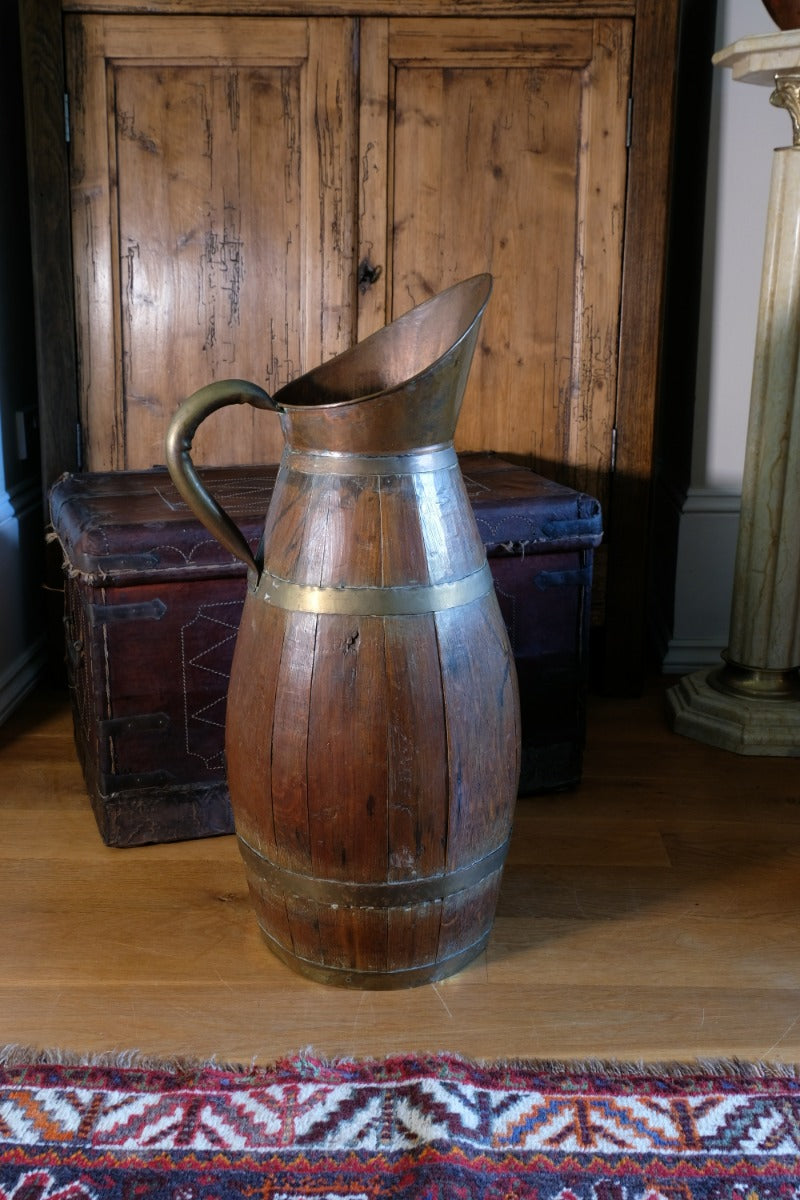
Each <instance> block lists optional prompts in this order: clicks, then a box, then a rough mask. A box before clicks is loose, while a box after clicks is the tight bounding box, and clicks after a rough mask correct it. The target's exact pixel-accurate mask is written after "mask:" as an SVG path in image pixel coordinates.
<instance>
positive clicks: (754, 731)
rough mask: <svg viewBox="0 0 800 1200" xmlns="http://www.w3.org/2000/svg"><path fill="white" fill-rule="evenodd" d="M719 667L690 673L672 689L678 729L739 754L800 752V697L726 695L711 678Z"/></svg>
mask: <svg viewBox="0 0 800 1200" xmlns="http://www.w3.org/2000/svg"><path fill="white" fill-rule="evenodd" d="M715 670H717V668H713V669H712V670H705V671H695V672H694V674H692V675H686V676H684V678H683V679H681V681H680V682H679V683H678V684H676V685H675V687H673V688H670V690H669V691H668V692H667V709H668V713H669V720H670V725H671V727H672V728H673V729H674V730H675V732H676V733H682V734H684V735H685V736H686V737H690V738H694V739H695V740H696V741H699V742H706V743H707V744H708V745H711V746H719V747H720V748H721V749H723V750H733V751H734V752H735V753H736V754H753V755H765V756H766V755H774V756H775V757H784V758H790V757H796V756H800V701H798V700H751V699H749V698H747V697H744V696H741V697H740V696H731V695H727V694H726V693H724V692H719V691H717V690H716V688H714V687H712V686H711V684H710V683H709V682H708V677H709V675H711V674H713V673H714V671H715Z"/></svg>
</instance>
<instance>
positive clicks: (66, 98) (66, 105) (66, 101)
mask: <svg viewBox="0 0 800 1200" xmlns="http://www.w3.org/2000/svg"><path fill="white" fill-rule="evenodd" d="M69 133H70V130H69V92H64V141H65V142H66V143H67V145H69Z"/></svg>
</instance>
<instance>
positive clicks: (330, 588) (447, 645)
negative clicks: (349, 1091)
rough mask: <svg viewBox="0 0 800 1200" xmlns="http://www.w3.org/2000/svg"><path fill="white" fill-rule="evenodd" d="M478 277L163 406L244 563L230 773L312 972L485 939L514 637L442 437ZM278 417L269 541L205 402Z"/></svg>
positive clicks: (511, 776)
mask: <svg viewBox="0 0 800 1200" xmlns="http://www.w3.org/2000/svg"><path fill="white" fill-rule="evenodd" d="M490 291H491V277H490V276H489V275H478V276H475V277H473V278H471V279H467V280H465V281H463V282H462V283H459V284H456V285H455V286H454V287H451V288H449V289H447V290H446V291H444V292H441V293H439V294H438V295H436V296H434V297H433V298H432V299H430V300H428V301H426V302H425V303H423V304H420V305H418V306H417V307H416V308H413V309H412V310H411V311H410V312H407V313H406V314H405V315H404V316H401V317H399V318H398V319H397V320H395V321H393V322H392V323H391V324H389V325H387V326H386V327H385V328H384V329H381V330H379V331H378V332H377V333H375V334H373V335H372V336H371V337H369V338H367V339H366V340H364V341H363V342H360V343H359V344H357V345H356V346H354V347H353V348H351V349H350V350H347V351H345V352H344V353H343V354H340V355H339V356H338V357H336V358H334V359H332V360H331V361H330V362H327V363H325V364H324V365H322V366H320V367H317V368H316V369H315V370H312V371H310V372H308V373H307V374H305V375H303V376H301V377H300V378H298V379H296V380H294V381H293V382H291V383H289V384H287V385H286V386H285V387H283V388H281V389H280V391H278V392H276V393H275V395H273V396H269V395H268V394H267V393H266V392H265V391H263V390H262V389H261V388H260V387H258V386H256V385H255V384H253V383H248V382H246V381H242V380H228V381H224V382H218V383H212V384H210V385H208V386H207V387H203V388H201V389H200V391H198V392H196V393H195V394H194V395H193V396H192V397H190V399H189V400H187V401H186V402H185V404H183V405H182V406H181V408H180V409H179V410H178V412H177V413H176V415H175V417H174V419H173V421H172V424H171V426H170V430H169V433H168V436H167V443H166V453H167V463H168V466H169V469H170V472H171V474H172V478H173V480H174V482H175V485H176V487H177V488H178V490H179V491H180V493H181V495H182V496H183V497H184V499H185V500H186V501H187V503H188V504H189V505H190V507H191V508H192V509H193V510H194V512H195V513H196V515H197V516H198V517H199V518H200V519H201V520H202V521H203V522H204V523H205V524H206V526H207V527H208V529H209V530H210V531H211V532H212V533H213V534H214V535H215V536H216V537H218V538H219V540H220V541H221V542H222V543H223V544H224V545H225V546H227V547H228V549H230V550H231V551H232V552H233V553H234V554H236V555H237V556H238V557H239V558H241V559H243V561H244V562H245V563H246V564H247V567H248V582H247V595H246V599H245V604H244V609H243V613H242V619H241V625H240V628H239V633H238V638H237V642H236V650H235V653H234V660H233V666H232V671H231V679H230V687H229V692H228V707H227V722H226V742H225V745H226V761H227V772H228V785H229V790H230V796H231V805H232V808H233V814H234V821H235V826H236V833H237V837H238V841H239V846H240V849H241V853H242V856H243V858H244V862H245V867H246V872H247V879H248V884H249V888H250V894H251V898H252V902H253V906H254V908H255V912H256V915H257V918H258V922H259V925H260V927H261V930H262V933H263V936H264V938H265V939H266V941H267V944H268V945H269V946H270V948H271V949H272V950H273V951H274V952H275V953H276V954H277V955H278V956H279V958H281V959H282V960H284V961H285V962H286V963H288V964H290V965H291V966H292V967H294V968H295V969H296V970H299V971H301V972H302V973H304V974H307V975H309V976H311V977H313V978H315V979H317V980H321V981H323V982H327V983H335V984H343V985H346V986H352V987H361V988H390V987H408V986H412V985H415V984H419V983H424V982H427V981H431V980H435V979H439V978H442V977H444V976H446V975H449V974H451V973H453V972H454V971H457V970H459V969H460V968H461V967H463V966H464V965H465V964H466V963H467V962H469V961H470V960H471V959H472V958H474V957H475V956H476V955H477V954H479V953H480V952H481V951H482V950H483V949H484V947H485V946H486V943H487V941H488V938H489V935H490V932H491V929H492V924H493V921H494V913H495V907H496V903H497V897H498V891H499V887H500V880H501V874H502V868H503V862H504V860H505V857H506V851H507V849H508V842H509V836H510V832H511V823H512V815H513V808H514V803H515V797H516V790H517V779H518V772H519V705H518V697H517V685H516V675H515V670H514V660H513V656H512V652H511V649H510V646H509V642H508V637H507V634H506V629H505V626H504V624H503V620H502V617H501V615H500V610H499V607H498V603H497V599H496V596H495V592H494V585H493V581H492V575H491V573H490V570H489V567H488V564H487V561H486V554H485V550H484V546H483V543H482V541H481V537H480V535H479V533H478V529H477V527H476V524H475V520H474V517H473V514H472V508H471V506H470V504H469V501H468V499H467V495H466V491H465V488H464V483H463V480H462V477H461V472H460V469H459V465H458V460H457V457H456V454H455V450H454V448H453V437H454V433H455V428H456V422H457V419H458V413H459V408H460V405H461V400H462V396H463V393H464V388H465V386H466V382H467V376H468V374H469V369H470V364H471V361H472V357H473V352H474V349H475V345H476V341H477V337H478V329H479V325H480V320H481V316H482V314H483V311H484V308H485V306H486V304H487V302H488V299H489V295H490ZM240 403H246V404H251V405H254V406H255V407H257V408H264V409H270V410H274V411H275V412H277V413H278V414H279V416H280V421H281V426H282V429H283V434H284V440H285V447H284V452H283V456H282V459H281V463H280V468H279V471H278V476H277V481H276V484H275V490H274V493H273V496H272V500H271V502H270V505H269V510H268V512H267V514H266V522H265V528H264V535H263V539H262V542H261V545H260V547H259V549H258V550H257V551H256V552H255V553H252V552H251V550H250V547H249V546H248V544H247V542H246V541H245V539H244V537H243V535H242V534H241V532H240V530H239V529H238V528H237V526H236V525H235V523H234V522H233V521H232V520H231V519H230V517H229V516H228V514H227V513H226V512H225V511H224V510H223V509H222V508H221V507H220V505H219V504H218V503H217V502H216V501H215V500H214V498H213V497H212V496H211V495H210V494H209V493H208V492H207V491H206V489H205V488H204V486H203V483H202V481H201V479H200V476H199V475H198V473H197V471H196V469H195V467H194V465H193V463H192V460H191V453H190V452H191V446H192V439H193V437H194V434H195V432H196V430H197V428H198V426H199V424H200V422H201V421H203V420H204V419H205V418H206V417H207V416H208V415H209V414H211V413H212V412H214V411H215V410H217V409H220V408H222V407H224V406H225V405H229V404H240Z"/></svg>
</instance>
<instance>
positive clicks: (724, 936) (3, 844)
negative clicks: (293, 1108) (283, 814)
mask: <svg viewBox="0 0 800 1200" xmlns="http://www.w3.org/2000/svg"><path fill="white" fill-rule="evenodd" d="M662 692H663V685H662V684H657V685H655V686H654V687H653V688H651V689H650V690H649V691H648V694H647V696H646V697H645V698H644V699H642V700H610V699H599V698H593V699H592V701H591V705H590V714H589V739H588V746H587V751H586V760H585V769H584V779H583V783H582V785H581V787H580V788H579V789H577V790H576V791H574V792H572V793H569V794H562V795H557V796H547V797H539V798H534V799H526V800H522V801H520V803H519V807H518V815H517V821H516V826H515V833H514V840H513V847H512V851H511V856H510V861H509V863H508V866H507V868H506V874H505V877H504V883H503V890H502V897H501V901H500V907H499V911H498V914H497V920H496V923H495V929H494V933H493V937H492V940H491V943H490V946H489V949H488V952H487V953H486V954H485V955H484V956H483V957H482V958H481V959H480V960H478V961H477V962H476V963H474V964H473V965H472V966H470V967H468V968H467V969H466V970H465V971H463V972H462V973H461V974H460V975H458V976H456V977H455V978H452V979H450V980H448V981H446V982H443V983H439V984H437V985H435V986H434V985H430V986H425V987H421V988H417V989H414V990H411V991H405V992H393V993H374V992H359V991H356V992H352V991H343V990H340V989H337V988H329V987H324V986H321V985H319V984H315V983H311V982H307V981H305V980H303V979H301V978H299V977H298V976H295V975H294V974H292V973H291V972H290V971H289V970H288V969H287V968H285V967H284V966H282V965H281V964H280V963H278V962H277V961H276V960H275V959H274V958H273V957H272V956H271V955H270V954H269V952H268V951H267V950H266V948H265V947H264V946H263V944H262V942H261V940H260V937H259V934H258V933H257V930H256V926H255V922H254V920H253V918H252V916H251V913H250V910H249V906H248V900H247V894H246V890H245V885H244V880H243V874H242V867H241V864H240V860H239V857H238V852H237V849H236V845H235V841H234V839H233V838H231V837H227V838H215V839H209V840H205V841H200V842H189V843H183V844H178V845H169V846H153V847H147V848H142V849H135V850H110V849H107V848H105V847H104V846H103V845H102V843H101V841H100V838H99V835H98V834H97V831H96V827H95V824H94V820H93V817H92V815H91V811H90V807H89V804H88V801H87V799H86V796H85V792H84V787H83V782H82V777H81V774H80V770H79V768H78V765H77V761H76V758H75V754H74V751H73V747H72V738H71V725H70V718H69V711H68V705H67V701H66V699H65V697H64V696H62V695H59V694H52V693H42V694H36V695H34V696H33V697H31V698H30V699H29V700H28V701H27V702H26V703H25V705H24V706H23V707H22V709H21V710H20V711H19V712H18V713H17V714H15V716H14V717H12V719H11V721H10V722H9V723H8V724H7V725H6V726H4V727H3V728H2V729H0V830H1V831H2V837H1V838H0V1042H18V1043H23V1044H26V1045H35V1046H39V1047H59V1048H63V1049H70V1050H74V1051H87V1050H103V1051H108V1050H119V1049H137V1050H139V1051H142V1052H145V1053H151V1054H159V1055H162V1054H168V1055H172V1054H178V1055H191V1056H198V1055H199V1056H202V1057H209V1056H212V1055H215V1056H217V1057H218V1058H219V1059H220V1060H222V1061H248V1062H249V1061H250V1060H253V1059H255V1060H258V1061H269V1060H272V1059H274V1058H276V1057H278V1056H281V1055H284V1054H286V1053H289V1052H292V1051H295V1050H298V1049H301V1048H304V1047H308V1046H311V1047H314V1048H315V1049H316V1050H318V1051H319V1052H322V1053H325V1054H331V1055H333V1054H352V1055H370V1054H384V1053H389V1052H392V1051H399V1050H406V1049H416V1050H445V1049H446V1050H453V1051H459V1052H462V1053H464V1054H468V1055H472V1056H477V1057H482V1058H490V1057H491V1058H494V1057H517V1056H525V1057H557V1058H575V1057H580V1058H585V1057H614V1058H620V1059H639V1058H644V1059H651V1060H652V1059H687V1058H694V1057H697V1056H701V1057H706V1056H719V1055H723V1056H739V1057H743V1058H751V1059H752V1058H758V1059H771V1060H780V1061H795V1062H797V1061H800V761H798V760H779V759H769V758H742V757H739V756H737V755H733V754H729V753H727V752H726V751H722V750H714V749H711V748H709V747H705V746H702V745H700V744H698V743H695V742H693V741H690V740H688V739H685V738H681V737H679V736H677V735H674V734H672V733H671V732H669V730H668V728H667V726H666V722H665V718H664V702H663V695H662Z"/></svg>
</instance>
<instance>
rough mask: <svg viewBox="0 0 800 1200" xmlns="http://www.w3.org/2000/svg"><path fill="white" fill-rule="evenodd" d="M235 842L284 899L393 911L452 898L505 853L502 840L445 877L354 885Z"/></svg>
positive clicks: (248, 863) (496, 865) (479, 878)
mask: <svg viewBox="0 0 800 1200" xmlns="http://www.w3.org/2000/svg"><path fill="white" fill-rule="evenodd" d="M238 841H239V850H240V852H241V855H242V858H243V859H244V862H245V866H246V867H247V868H248V870H250V871H252V872H253V874H254V875H255V876H256V877H257V878H258V879H259V880H262V881H263V882H264V883H266V884H267V885H268V886H270V887H273V888H275V889H276V890H277V891H279V892H282V893H283V894H285V895H290V896H300V897H302V898H303V899H306V900H317V901H319V902H320V903H322V904H333V905H340V906H342V907H353V906H355V907H358V908H397V907H403V906H406V905H410V904H422V903H425V902H426V901H429V900H442V899H444V897H445V896H453V895H455V893H456V892H463V891H464V890H465V888H470V887H474V886H475V884H477V883H481V882H482V881H483V880H484V879H486V878H487V877H488V876H489V875H493V874H494V873H495V871H499V870H500V868H501V867H502V866H503V863H504V862H505V859H506V854H507V853H508V840H506V841H505V842H503V844H502V846H498V847H497V849H496V850H493V851H492V852H491V854H486V855H484V857H483V858H479V859H478V860H477V861H476V862H474V863H470V864H469V865H468V866H466V867H460V868H459V869H458V870H457V871H450V872H448V873H447V874H442V875H426V876H425V877H424V878H422V879H399V880H397V881H396V882H390V883H354V882H351V881H350V880H340V879H319V878H317V877H316V876H314V875H303V874H302V873H301V872H299V871H290V870H288V869H287V868H286V867H279V866H278V865H277V863H274V862H272V861H271V860H270V859H268V858H265V856H264V855H263V854H260V853H259V852H258V850H256V849H255V848H254V847H253V846H251V845H250V843H249V842H246V841H245V840H244V838H242V837H241V835H240V836H239V839H238Z"/></svg>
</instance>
